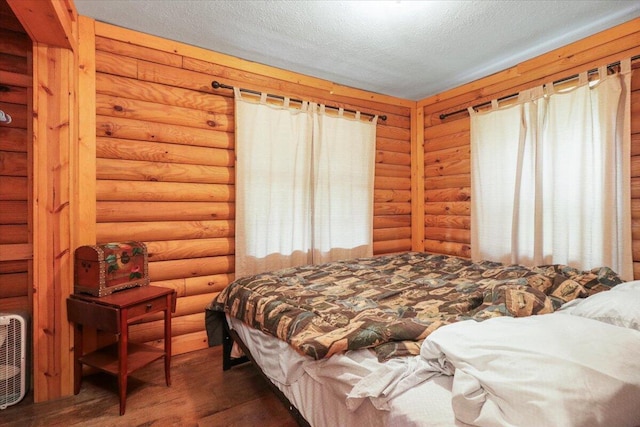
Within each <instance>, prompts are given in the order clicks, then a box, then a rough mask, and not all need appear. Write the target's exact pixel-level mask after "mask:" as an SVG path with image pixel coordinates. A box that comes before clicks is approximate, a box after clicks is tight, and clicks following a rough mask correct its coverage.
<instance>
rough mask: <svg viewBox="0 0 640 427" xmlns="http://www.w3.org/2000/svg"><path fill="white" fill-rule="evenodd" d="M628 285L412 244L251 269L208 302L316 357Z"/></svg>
mask: <svg viewBox="0 0 640 427" xmlns="http://www.w3.org/2000/svg"><path fill="white" fill-rule="evenodd" d="M618 283H621V280H620V278H619V277H618V276H617V274H616V273H614V272H613V271H612V270H610V269H609V268H607V267H602V268H597V269H593V270H591V271H578V270H576V269H574V268H571V267H568V266H564V265H548V266H540V267H534V268H527V267H524V266H521V265H503V264H500V263H496V262H489V261H483V262H478V263H473V262H471V261H470V260H469V259H466V258H458V257H453V256H446V255H433V254H428V253H417V252H408V253H402V254H397V255H385V256H380V257H373V258H361V259H357V260H347V261H338V262H331V263H328V264H323V265H307V266H302V267H296V268H289V269H285V270H280V271H276V272H273V273H265V274H259V275H256V276H250V277H245V278H241V279H238V280H236V281H235V282H233V283H232V284H230V285H229V286H228V287H227V288H226V289H225V290H224V291H223V292H221V293H220V294H219V295H218V297H217V298H216V299H215V300H214V301H213V302H212V303H211V304H210V306H209V307H208V309H209V310H214V311H224V312H226V313H228V314H229V315H230V316H232V317H236V318H238V319H240V320H242V321H244V322H245V323H246V324H248V325H250V326H252V327H254V328H257V329H259V330H262V331H263V332H265V333H268V334H271V335H273V336H276V337H278V338H280V339H282V340H284V341H286V342H288V343H289V344H290V345H291V346H292V347H294V348H295V349H296V350H297V351H298V352H300V353H302V354H306V355H308V356H310V357H312V358H314V359H322V358H326V357H329V356H331V355H332V354H335V353H339V352H344V351H347V350H355V349H360V348H373V349H374V350H375V351H376V353H377V355H378V358H379V359H380V360H386V359H388V358H391V357H397V356H406V355H416V354H419V351H420V344H421V342H422V340H424V338H425V337H426V336H427V335H429V334H430V333H431V332H433V331H434V330H435V329H437V328H439V327H440V326H442V325H446V324H449V323H452V322H457V321H459V320H466V319H475V320H484V319H487V318H490V317H495V316H529V315H532V314H544V313H550V312H552V311H554V310H555V309H557V308H558V307H559V306H560V305H561V304H563V303H564V302H566V301H569V300H572V299H574V298H578V297H586V296H588V295H591V294H593V293H596V292H599V291H602V290H607V289H609V288H610V287H612V286H614V285H616V284H618Z"/></svg>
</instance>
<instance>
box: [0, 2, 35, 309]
mask: <svg viewBox="0 0 640 427" xmlns="http://www.w3.org/2000/svg"><path fill="white" fill-rule="evenodd" d="M30 55H31V40H30V39H29V37H28V36H27V34H26V33H25V32H24V30H23V29H22V26H21V25H20V23H19V22H18V20H17V18H16V17H15V15H13V12H12V11H11V9H10V8H9V6H8V5H7V3H6V2H5V1H4V0H0V85H1V86H2V90H0V110H2V111H4V112H5V113H7V114H9V115H11V118H12V119H13V120H12V122H11V123H9V124H6V123H0V312H12V311H16V310H19V311H23V312H26V313H29V314H31V312H32V306H31V300H30V296H29V294H30V292H29V290H30V289H31V288H32V286H31V282H32V258H33V248H32V244H31V242H32V238H31V237H32V236H30V234H29V230H30V227H29V224H30V222H31V219H30V218H31V214H30V212H31V211H30V204H29V198H30V197H29V194H30V186H29V178H30V176H31V166H30V162H31V154H30V152H31V144H30V143H29V141H30V139H29V136H28V135H29V133H28V129H27V128H28V123H27V117H28V113H27V111H28V105H29V104H30V102H29V101H30V97H31V85H32V83H31V82H32V72H31V63H30Z"/></svg>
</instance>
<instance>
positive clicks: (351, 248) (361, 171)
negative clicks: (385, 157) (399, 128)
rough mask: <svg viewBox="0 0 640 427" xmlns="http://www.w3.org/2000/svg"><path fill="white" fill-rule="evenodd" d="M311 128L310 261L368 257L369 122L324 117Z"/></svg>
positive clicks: (321, 112)
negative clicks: (311, 221)
mask: <svg viewBox="0 0 640 427" xmlns="http://www.w3.org/2000/svg"><path fill="white" fill-rule="evenodd" d="M314 119H315V124H314V128H313V156H314V157H313V170H314V180H313V187H314V191H313V262H314V263H315V264H320V263H323V262H329V261H334V260H339V259H348V258H357V257H365V256H371V255H373V243H372V242H373V180H374V165H375V146H376V125H375V120H374V122H370V121H366V122H365V121H362V120H360V116H359V114H357V115H356V118H355V119H348V118H345V117H344V116H343V111H342V110H340V111H339V112H338V116H332V115H328V114H326V112H325V108H324V106H323V105H320V107H319V111H318V113H317V114H315V115H314Z"/></svg>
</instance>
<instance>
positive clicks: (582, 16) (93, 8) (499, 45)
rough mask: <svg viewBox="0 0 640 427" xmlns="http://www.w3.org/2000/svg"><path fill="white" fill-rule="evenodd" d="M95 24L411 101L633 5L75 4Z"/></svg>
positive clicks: (574, 36)
mask: <svg viewBox="0 0 640 427" xmlns="http://www.w3.org/2000/svg"><path fill="white" fill-rule="evenodd" d="M75 4H76V7H77V9H78V12H79V13H80V14H82V15H85V16H90V17H92V18H95V19H97V20H99V21H104V22H108V23H111V24H115V25H118V26H122V27H126V28H130V29H133V30H137V31H141V32H144V33H149V34H153V35H157V36H161V37H164V38H167V39H171V40H176V41H180V42H184V43H188V44H191V45H195V46H200V47H203V48H206V49H209V50H213V51H216V52H221V53H225V54H229V55H233V56H236V57H239V58H243V59H246V60H249V61H253V62H258V63H262V64H266V65H271V66H274V67H278V68H283V69H287V70H290V71H296V72H299V73H302V74H306V75H310V76H314V77H319V78H322V79H326V80H330V81H333V82H336V83H339V84H342V85H346V86H352V87H356V88H359V89H365V90H369V91H372V92H377V93H382V94H385V95H392V96H396V97H400V98H406V99H413V100H418V99H422V98H425V97H427V96H431V95H434V94H437V93H440V92H442V91H445V90H447V89H451V88H453V87H456V86H459V85H461V84H464V83H467V82H470V81H473V80H476V79H478V78H481V77H484V76H487V75H489V74H492V73H494V72H497V71H500V70H503V69H505V68H508V67H510V66H513V65H515V64H517V63H519V62H522V61H524V60H526V59H529V58H533V57H535V56H537V55H540V54H542V53H545V52H548V51H550V50H553V49H555V48H557V47H560V46H564V45H566V44H569V43H571V42H574V41H576V40H579V39H581V38H584V37H586V36H589V35H591V34H594V33H597V32H599V31H602V30H604V29H607V28H610V27H612V26H615V25H617V24H620V23H623V22H626V21H629V20H631V19H633V18H635V17H637V16H640V1H638V0H631V1H613V0H605V1H576V0H574V1H552V0H547V1H541V0H536V1H523V0H519V1H514V0H501V1H490V0H466V1H453V0H448V1H406V0H403V1H397V0H396V1H320V0H315V1H311V0H307V1H300V0H299V1H252V0H240V1H231V0H216V1H212V0H208V1H207V0H75Z"/></svg>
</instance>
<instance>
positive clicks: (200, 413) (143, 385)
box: [0, 346, 297, 427]
mask: <svg viewBox="0 0 640 427" xmlns="http://www.w3.org/2000/svg"><path fill="white" fill-rule="evenodd" d="M117 390H118V385H117V382H116V379H115V377H112V376H109V375H106V374H102V373H97V374H93V375H88V376H85V377H84V379H83V383H82V388H81V390H80V393H79V394H78V395H77V396H70V397H65V398H62V399H58V400H55V401H51V402H43V403H37V404H34V403H32V400H33V399H32V398H31V396H29V395H28V396H27V397H25V399H24V400H23V401H22V402H20V403H18V404H16V405H13V406H9V407H8V408H7V409H5V410H2V411H0V426H16V427H25V426H47V427H49V426H65V427H66V426H89V427H91V426H96V427H97V426H100V427H103V426H116V427H117V426H123V427H124V426H127V427H130V426H152V425H153V426H181V427H182V426H203V427H207V426H238V427H239V426H243V427H245V426H260V427H276V426H277V427H294V426H297V424H296V422H295V420H294V419H293V418H292V417H291V416H290V415H289V413H288V411H287V409H286V408H285V407H284V405H283V404H282V403H281V402H280V400H278V398H277V397H276V396H275V395H274V394H273V392H272V391H271V389H270V388H269V385H268V384H267V383H266V381H265V380H264V379H263V378H262V377H261V376H260V374H259V372H258V371H257V370H256V368H255V367H254V366H253V365H252V364H250V363H247V364H244V365H240V366H236V367H234V368H232V369H231V370H229V371H226V372H224V371H223V370H222V346H218V347H213V348H208V349H205V350H199V351H194V352H191V353H187V354H182V355H178V356H174V357H173V358H172V360H171V387H167V386H166V384H165V381H164V368H163V362H162V361H161V360H160V361H157V362H154V363H153V364H151V365H149V366H147V367H145V368H142V369H140V370H138V371H136V372H134V373H133V375H131V376H130V377H129V386H128V393H127V406H126V413H125V414H124V415H123V416H120V415H119V403H118V393H117Z"/></svg>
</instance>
